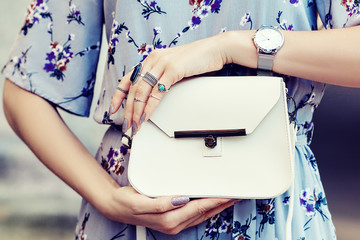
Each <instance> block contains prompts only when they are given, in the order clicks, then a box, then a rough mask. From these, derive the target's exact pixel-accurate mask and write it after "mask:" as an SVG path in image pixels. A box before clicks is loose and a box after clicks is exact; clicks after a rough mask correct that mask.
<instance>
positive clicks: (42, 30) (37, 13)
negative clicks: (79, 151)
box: [2, 0, 360, 240]
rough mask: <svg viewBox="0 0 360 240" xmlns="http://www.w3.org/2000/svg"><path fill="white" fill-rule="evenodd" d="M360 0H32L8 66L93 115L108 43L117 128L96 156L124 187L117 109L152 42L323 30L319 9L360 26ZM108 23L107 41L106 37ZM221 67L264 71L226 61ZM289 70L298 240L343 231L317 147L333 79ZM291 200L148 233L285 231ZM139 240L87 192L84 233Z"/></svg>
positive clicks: (239, 239) (125, 155) (25, 81)
mask: <svg viewBox="0 0 360 240" xmlns="http://www.w3.org/2000/svg"><path fill="white" fill-rule="evenodd" d="M359 4H360V1H359V0H273V1H269V0H242V1H239V0H190V1H187V0H154V1H152V0H102V1H101V0H63V1H57V0H32V1H31V3H30V6H29V7H28V10H27V14H26V18H25V21H24V24H23V26H22V28H21V30H20V33H19V36H18V39H17V41H16V43H15V44H14V47H13V48H12V51H11V54H10V58H9V60H8V62H7V63H6V65H5V66H4V67H3V69H2V73H3V74H4V75H5V76H6V77H7V78H9V79H10V80H11V81H13V82H14V83H15V84H17V85H19V86H20V87H22V88H24V89H26V90H28V91H30V92H33V93H35V94H37V95H39V96H41V97H43V98H45V99H47V100H48V101H50V102H52V103H53V104H55V105H57V106H58V107H60V108H62V109H64V110H66V111H68V112H71V113H73V114H77V115H80V116H88V115H89V108H90V104H91V102H92V99H93V94H94V83H95V79H96V77H95V76H96V69H97V65H98V58H99V50H100V45H101V44H107V46H108V47H107V53H106V64H105V66H104V68H105V73H104V76H103V81H102V87H101V94H100V96H98V101H97V108H96V111H95V114H94V119H95V120H96V121H97V122H98V123H100V124H109V125H110V127H109V129H108V131H107V132H106V134H105V136H104V138H103V141H102V143H101V145H100V147H99V150H98V152H97V154H96V159H97V161H98V163H99V164H100V165H101V166H102V167H103V168H104V170H105V171H107V172H108V173H109V174H110V175H111V176H112V177H113V178H114V179H115V180H116V181H117V182H118V183H119V184H120V185H121V186H126V185H128V184H129V182H128V178H127V165H128V159H129V150H128V149H127V148H126V147H125V146H123V145H122V143H121V141H120V139H121V135H122V132H121V130H120V129H121V124H122V121H123V114H124V111H123V107H124V106H122V108H121V110H120V111H119V112H118V113H116V114H114V115H112V116H111V117H109V113H108V109H109V105H110V101H111V97H112V95H113V93H114V91H115V88H116V86H117V84H118V82H119V81H120V80H121V78H122V76H123V75H124V74H125V73H126V72H128V71H129V70H131V68H132V66H134V65H135V64H136V63H138V62H140V61H142V60H143V59H145V58H146V57H147V56H148V55H149V54H150V52H151V51H152V50H154V49H156V48H169V47H174V46H178V45H182V44H186V43H189V42H192V41H195V40H197V39H201V38H205V37H209V36H212V35H215V34H218V33H220V32H225V31H230V30H248V29H256V28H258V27H259V26H260V25H273V26H277V27H280V28H281V29H283V30H287V31H299V30H314V31H315V30H317V13H319V16H320V18H321V20H322V23H323V24H324V26H325V27H326V28H341V27H350V26H354V25H358V24H360V12H359V11H360V9H359ZM103 26H105V27H104V28H103ZM103 29H104V30H105V31H106V36H107V40H108V42H107V43H101V40H102V37H101V36H102V31H103ZM299 41H306V39H299ZM324 41H326V39H324ZM219 44H221V43H219ZM218 74H219V75H254V74H255V72H254V70H253V69H248V68H245V67H241V66H236V65H227V66H225V67H224V69H222V70H221V71H219V72H218ZM283 77H284V80H285V82H286V85H287V88H288V91H289V92H288V93H289V99H288V107H289V109H288V112H289V119H290V121H291V122H295V123H296V126H297V142H296V159H295V169H296V173H295V183H294V190H295V195H294V198H295V199H294V218H293V221H292V235H293V239H296V240H305V239H309V240H310V239H311V240H312V239H319V240H320V239H324V240H328V239H336V234H335V229H334V226H333V224H332V221H331V215H330V213H329V210H328V206H327V201H326V196H325V193H324V190H323V187H322V184H321V180H320V176H319V170H318V167H317V163H316V159H315V157H314V155H313V153H312V152H311V150H310V148H309V144H310V142H311V139H312V132H313V128H314V125H313V122H312V115H313V112H314V111H315V110H316V108H317V107H318V105H319V103H320V100H321V98H322V96H323V93H324V89H325V84H323V83H319V82H312V81H309V80H305V79H299V78H295V77H291V76H283ZM271 174H272V173H271V172H269V177H271ZM254 178H256V172H255V173H254ZM240 180H241V179H239V181H240ZM289 198H290V194H289V193H288V192H285V193H284V194H283V195H281V196H279V197H277V198H274V199H266V200H243V201H242V202H240V203H237V204H236V205H235V206H233V207H231V208H229V209H227V210H225V211H223V212H222V213H220V214H218V215H216V216H214V217H212V218H211V219H209V220H208V221H206V222H204V223H202V224H199V225H198V226H195V227H192V228H189V229H186V230H184V231H182V232H181V233H179V234H177V235H173V236H169V235H165V234H162V233H159V232H156V231H154V230H151V229H147V239H149V240H155V239H157V240H160V239H203V240H205V239H236V240H245V239H246V240H250V239H267V240H274V239H284V235H285V222H286V217H287V213H288V203H289ZM135 238H136V237H135V227H134V226H131V225H127V224H123V223H118V222H113V221H111V220H109V219H107V218H105V217H104V216H102V215H101V214H100V213H99V212H98V211H97V210H96V209H95V208H94V207H93V206H92V205H91V204H89V203H88V202H86V201H85V200H83V203H82V207H81V209H80V213H79V216H78V224H77V226H76V230H75V239H89V240H91V239H96V240H98V239H102V240H106V239H108V240H110V239H135Z"/></svg>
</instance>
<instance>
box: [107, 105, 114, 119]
mask: <svg viewBox="0 0 360 240" xmlns="http://www.w3.org/2000/svg"><path fill="white" fill-rule="evenodd" d="M113 111H114V105H113V104H110V107H109V113H108V115H109V117H110V116H111V115H112V113H113Z"/></svg>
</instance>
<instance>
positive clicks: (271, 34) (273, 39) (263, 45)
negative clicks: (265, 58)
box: [254, 28, 283, 53]
mask: <svg viewBox="0 0 360 240" xmlns="http://www.w3.org/2000/svg"><path fill="white" fill-rule="evenodd" d="M254 42H255V44H256V45H257V46H258V47H259V48H260V49H261V50H262V51H263V52H266V53H270V52H272V51H274V50H277V49H279V48H280V47H281V46H282V44H283V37H282V34H281V32H279V31H278V30H276V29H273V28H263V29H260V30H259V31H258V32H257V33H256V37H255V39H254Z"/></svg>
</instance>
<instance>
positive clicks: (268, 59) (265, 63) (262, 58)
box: [258, 53, 275, 71]
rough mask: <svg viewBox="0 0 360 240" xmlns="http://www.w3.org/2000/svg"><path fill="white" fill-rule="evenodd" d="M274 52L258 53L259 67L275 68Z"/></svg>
mask: <svg viewBox="0 0 360 240" xmlns="http://www.w3.org/2000/svg"><path fill="white" fill-rule="evenodd" d="M274 57H275V55H274V54H264V53H258V69H263V70H269V71H272V70H273V62H274Z"/></svg>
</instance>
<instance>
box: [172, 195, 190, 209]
mask: <svg viewBox="0 0 360 240" xmlns="http://www.w3.org/2000/svg"><path fill="white" fill-rule="evenodd" d="M189 201H190V198H189V197H174V198H173V199H171V204H172V205H173V206H175V207H176V206H180V205H183V204H185V203H188V202H189Z"/></svg>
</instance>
